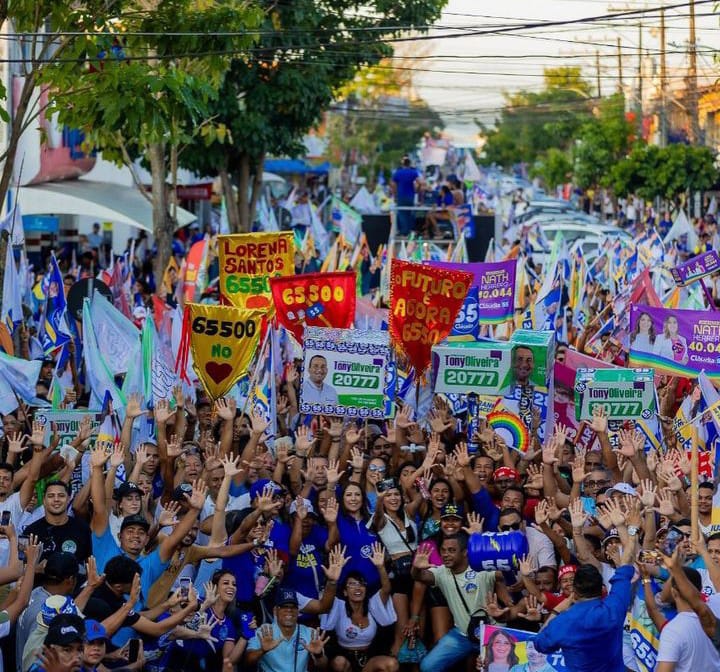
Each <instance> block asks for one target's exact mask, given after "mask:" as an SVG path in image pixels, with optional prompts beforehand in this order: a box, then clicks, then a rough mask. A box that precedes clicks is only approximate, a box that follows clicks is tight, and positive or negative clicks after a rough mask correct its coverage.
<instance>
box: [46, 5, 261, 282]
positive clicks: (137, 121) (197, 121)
mask: <svg viewBox="0 0 720 672" xmlns="http://www.w3.org/2000/svg"><path fill="white" fill-rule="evenodd" d="M114 10H115V13H113V15H108V14H107V13H103V14H99V15H97V16H96V17H94V21H93V23H92V24H91V25H88V26H86V28H85V31H86V32H84V33H83V34H82V35H81V37H80V38H78V39H77V40H76V42H75V43H74V44H73V45H72V49H71V50H70V52H69V53H70V54H72V55H73V58H67V59H64V60H63V62H62V63H59V64H57V65H56V67H54V68H52V69H50V70H48V71H47V72H46V73H45V75H44V77H43V78H42V80H41V81H42V82H43V83H44V84H48V85H50V86H51V87H52V91H53V92H54V93H53V98H52V103H53V111H56V112H57V113H58V116H59V120H60V122H61V123H63V124H67V125H68V126H71V127H74V128H80V129H82V130H83V131H84V132H85V134H86V139H87V144H88V146H89V147H93V148H95V149H98V150H101V151H102V152H103V156H104V157H105V158H107V159H110V160H112V161H115V162H116V163H119V164H125V165H127V166H128V167H130V169H131V170H132V168H133V163H134V160H135V159H136V158H138V157H141V158H142V159H143V160H144V161H145V162H146V163H147V164H148V165H149V167H150V171H151V173H152V192H151V194H150V195H147V194H146V197H148V198H149V199H150V201H151V204H152V211H153V234H154V238H155V242H156V244H157V250H158V253H157V255H156V257H155V261H154V273H155V278H156V279H157V281H158V286H159V282H160V279H161V278H162V275H163V272H164V269H165V267H166V265H167V262H168V260H169V258H170V253H171V239H172V234H173V231H174V228H175V217H174V214H173V211H172V202H171V201H172V198H171V194H172V193H173V191H172V189H171V188H170V187H169V185H168V175H169V174H170V175H172V176H174V175H175V173H176V170H177V166H178V157H179V154H180V152H181V149H182V148H183V147H185V146H187V145H188V144H189V143H190V142H191V141H192V140H194V139H195V138H201V141H202V142H215V141H218V142H220V141H222V140H224V139H226V138H227V135H228V134H227V130H226V129H225V127H224V126H223V125H222V124H221V123H218V122H217V121H216V120H215V119H213V117H212V114H211V112H210V110H209V106H210V101H211V100H213V99H216V98H217V96H218V92H219V90H220V86H221V84H222V81H223V77H224V75H225V73H226V72H227V69H228V66H229V64H230V58H229V54H242V53H245V52H246V50H247V48H248V47H249V46H250V44H251V43H252V40H253V36H252V33H251V32H249V31H250V30H252V29H254V28H256V27H257V26H258V25H259V23H260V21H261V13H260V12H259V11H258V10H257V9H254V8H253V7H252V6H251V5H249V4H245V3H239V2H236V1H234V0H204V1H203V2H199V1H198V0H126V1H125V2H123V3H122V4H121V5H118V6H116V7H114ZM61 95H62V96H68V97H70V98H71V99H72V105H64V104H62V98H61V97H60V96H61ZM133 174H134V172H133ZM135 179H136V182H137V181H138V180H137V178H135ZM138 186H141V185H139V182H138ZM172 186H174V185H172ZM141 191H142V193H145V192H144V189H142V190H141Z"/></svg>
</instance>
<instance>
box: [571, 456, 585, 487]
mask: <svg viewBox="0 0 720 672" xmlns="http://www.w3.org/2000/svg"><path fill="white" fill-rule="evenodd" d="M586 475H587V474H586V473H585V458H584V457H580V456H579V455H578V456H577V457H576V458H575V459H574V460H573V464H572V479H573V483H582V482H583V481H584V480H585V477H586Z"/></svg>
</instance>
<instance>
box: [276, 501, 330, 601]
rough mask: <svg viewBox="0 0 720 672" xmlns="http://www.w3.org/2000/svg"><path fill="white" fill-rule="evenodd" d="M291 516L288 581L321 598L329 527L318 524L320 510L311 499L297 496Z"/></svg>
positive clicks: (298, 588) (308, 593) (291, 584)
mask: <svg viewBox="0 0 720 672" xmlns="http://www.w3.org/2000/svg"><path fill="white" fill-rule="evenodd" d="M290 518H291V519H292V532H291V534H290V542H289V550H290V563H289V565H288V572H287V577H286V579H285V584H286V585H287V587H288V588H292V589H293V590H296V591H298V592H300V593H303V594H304V595H307V596H308V597H312V598H318V597H320V593H321V592H322V588H323V584H324V575H323V572H322V570H321V567H322V564H323V560H324V556H325V553H327V551H328V550H329V548H328V531H327V529H326V528H325V527H324V526H322V525H319V524H318V514H317V513H316V512H315V507H313V505H312V503H311V502H310V500H308V499H304V498H302V497H297V498H296V499H295V500H294V501H293V503H292V504H291V505H290Z"/></svg>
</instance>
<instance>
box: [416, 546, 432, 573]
mask: <svg viewBox="0 0 720 672" xmlns="http://www.w3.org/2000/svg"><path fill="white" fill-rule="evenodd" d="M430 553H432V546H430V544H423V545H422V546H419V547H418V549H417V551H415V557H414V558H413V567H415V569H420V570H423V569H430V567H431V565H430Z"/></svg>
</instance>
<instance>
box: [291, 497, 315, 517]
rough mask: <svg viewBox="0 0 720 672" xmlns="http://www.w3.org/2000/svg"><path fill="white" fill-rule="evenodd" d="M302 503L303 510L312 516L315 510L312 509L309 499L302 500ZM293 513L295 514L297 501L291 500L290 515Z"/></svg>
mask: <svg viewBox="0 0 720 672" xmlns="http://www.w3.org/2000/svg"><path fill="white" fill-rule="evenodd" d="M303 503H304V504H305V508H306V509H307V512H308V513H310V514H312V515H313V516H314V515H316V514H315V508H314V507H313V505H312V503H311V502H310V500H309V499H303ZM293 513H297V500H296V499H293V501H292V504H290V515H292V514H293Z"/></svg>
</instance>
